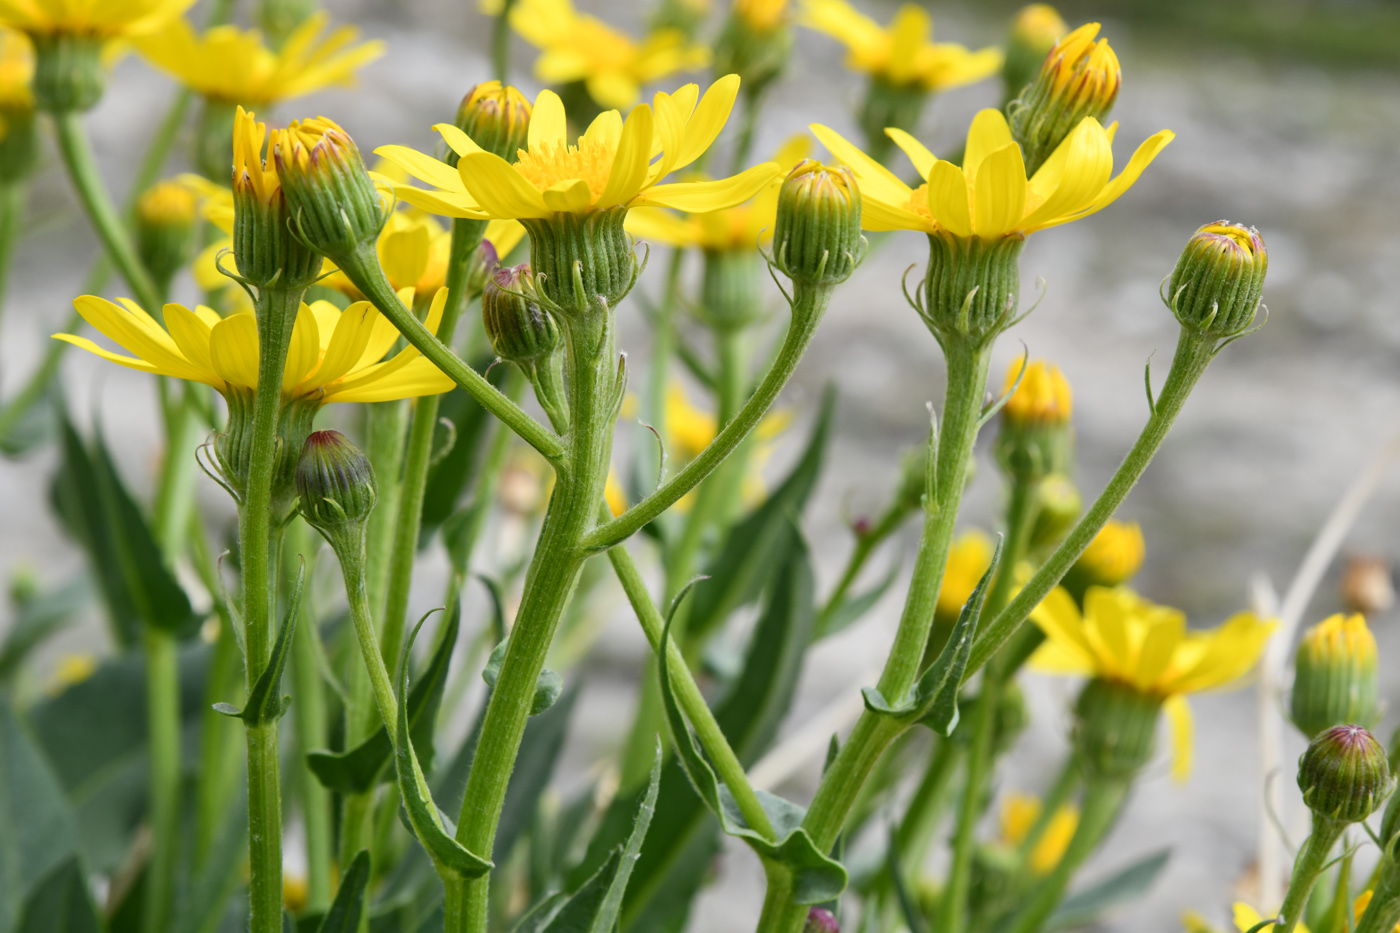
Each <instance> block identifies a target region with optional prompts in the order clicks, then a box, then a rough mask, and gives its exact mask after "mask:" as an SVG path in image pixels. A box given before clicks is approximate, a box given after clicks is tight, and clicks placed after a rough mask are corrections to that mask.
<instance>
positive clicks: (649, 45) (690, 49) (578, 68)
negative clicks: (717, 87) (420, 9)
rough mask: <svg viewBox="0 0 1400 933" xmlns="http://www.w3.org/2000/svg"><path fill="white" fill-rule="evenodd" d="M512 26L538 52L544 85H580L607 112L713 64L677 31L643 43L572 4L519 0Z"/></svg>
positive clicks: (662, 32) (569, 0)
mask: <svg viewBox="0 0 1400 933" xmlns="http://www.w3.org/2000/svg"><path fill="white" fill-rule="evenodd" d="M510 24H511V26H512V27H513V28H514V29H515V31H516V32H518V33H519V34H520V35H521V36H522V37H523V38H524V39H525V41H526V42H529V43H530V44H531V45H533V46H535V47H536V48H538V49H540V50H541V52H542V54H541V55H540V57H539V58H538V59H537V60H536V61H535V77H537V78H539V79H540V80H541V81H543V82H545V83H546V84H569V83H571V82H575V81H581V82H583V83H584V85H585V86H586V87H587V89H588V94H589V96H590V97H592V98H593V100H595V101H597V103H598V104H599V105H600V106H603V107H617V108H621V107H630V106H631V105H632V104H633V103H635V102H636V100H637V98H638V97H640V96H641V86H642V85H643V84H647V83H648V82H651V81H659V80H660V79H662V78H665V77H669V76H670V75H673V74H675V73H677V72H680V71H689V70H692V69H695V68H703V67H704V66H705V65H707V64H709V60H710V55H709V51H708V50H707V49H706V48H705V47H704V46H702V45H698V44H692V43H690V42H688V41H687V40H686V38H685V36H684V34H683V33H681V32H679V31H678V30H675V29H662V30H658V31H657V32H654V33H652V34H651V35H649V36H647V37H646V38H644V39H642V40H641V41H640V42H639V41H637V40H635V39H633V38H632V37H631V36H628V35H626V34H625V33H622V32H619V31H618V30H616V29H614V28H613V27H612V26H609V25H608V24H607V23H605V22H603V21H602V20H600V19H598V18H597V17H593V16H588V15H587V14H583V13H579V12H578V11H577V10H575V9H574V5H573V3H572V0H519V2H517V3H516V4H515V6H514V7H513V8H512V9H511V13H510Z"/></svg>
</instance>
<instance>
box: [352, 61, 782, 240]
mask: <svg viewBox="0 0 1400 933" xmlns="http://www.w3.org/2000/svg"><path fill="white" fill-rule="evenodd" d="M738 93H739V77H738V76H737V75H728V76H726V77H723V78H720V79H719V80H718V81H716V82H715V83H714V84H712V85H711V86H710V89H709V90H708V91H706V92H705V95H704V97H701V96H700V89H699V88H698V87H697V86H696V85H694V84H687V85H686V86H685V87H683V88H681V89H680V90H678V91H676V93H675V94H665V93H658V94H657V95H656V97H655V98H654V99H653V102H652V104H651V106H648V105H646V104H639V105H638V106H636V107H634V108H632V112H631V113H630V114H628V116H627V119H626V120H625V121H624V120H623V119H622V115H621V114H619V113H618V112H617V111H616V110H608V111H605V112H603V113H602V114H601V115H599V116H598V118H597V119H595V120H594V121H593V123H592V124H591V125H590V126H589V127H588V130H587V132H585V133H584V134H583V135H582V136H580V137H578V140H577V142H576V143H574V144H571V143H570V142H569V140H568V138H567V119H566V117H565V114H564V103H563V101H561V100H560V99H559V95H557V94H555V93H554V92H553V91H541V92H540V95H539V97H537V98H536V99H535V107H534V112H533V113H532V114H531V117H530V131H529V145H528V148H527V149H522V150H520V153H519V160H518V161H516V162H514V163H511V162H507V161H506V160H505V159H502V158H500V157H499V156H496V155H493V154H492V153H489V152H483V151H482V150H481V148H480V147H479V146H477V145H476V143H474V142H472V140H471V138H470V137H468V136H467V135H466V134H465V133H463V132H462V131H461V130H459V129H458V128H457V127H455V126H453V125H452V124H449V123H440V124H438V125H437V126H436V127H434V129H436V130H437V131H438V132H439V133H441V134H442V137H443V139H445V140H446V141H447V144H448V145H449V146H450V147H452V150H453V151H454V152H456V153H457V155H458V156H459V157H460V158H459V160H458V162H457V169H456V170H455V171H454V170H453V169H452V168H451V167H450V166H448V165H447V164H446V163H444V162H442V161H440V160H438V159H435V158H433V157H432V156H429V155H426V154H424V153H421V152H418V151H416V150H414V149H408V148H406V147H404V146H383V147H381V148H379V149H376V150H375V152H376V153H378V154H379V155H381V156H383V157H384V158H385V159H388V160H389V161H390V162H393V163H395V164H397V165H399V166H401V167H402V168H403V169H404V170H405V171H407V172H408V173H409V174H410V175H412V176H414V177H415V178H419V179H422V180H423V181H425V182H427V183H428V184H430V185H433V186H434V188H433V189H432V190H425V189H422V188H414V187H411V186H408V185H403V186H396V187H395V189H394V190H395V193H397V194H398V196H399V197H400V198H402V199H403V200H404V201H407V202H408V203H409V204H412V205H414V206H415V207H420V208H422V209H423V210H426V211H430V212H431V213H434V214H444V215H446V216H449V217H475V218H494V219H500V220H527V219H532V218H546V217H550V216H552V215H553V214H556V213H574V214H585V213H589V212H591V211H595V210H605V209H608V208H614V207H624V208H631V207H638V206H641V205H653V206H657V207H672V208H676V209H677V210H683V211H688V212H703V211H714V210H721V209H723V208H727V207H733V206H734V205H736V204H740V203H742V202H744V201H747V200H748V199H749V198H751V197H753V196H754V195H755V194H757V193H758V192H759V191H760V190H761V189H762V188H763V187H764V186H765V185H766V184H768V182H769V181H771V180H772V179H773V178H774V177H775V176H776V175H777V174H778V171H779V170H778V166H777V165H776V164H775V163H772V162H765V163H763V164H762V165H756V166H754V167H753V168H751V169H748V170H747V171H744V172H741V173H740V174H738V175H735V176H733V177H732V178H724V179H718V180H715V181H695V182H679V183H675V184H669V185H662V184H658V182H660V181H661V179H663V178H665V177H666V176H667V175H669V174H671V173H672V172H674V171H677V170H679V169H682V168H685V167H686V166H687V165H690V164H691V163H693V162H694V161H695V160H696V159H697V158H699V157H700V155H701V154H703V153H704V151H705V150H706V149H708V148H709V147H710V144H711V143H713V142H714V141H715V139H716V138H717V137H718V136H719V133H720V130H722V129H723V128H724V123H725V120H727V119H728V118H729V112H730V111H731V110H732V109H733V108H734V100H735V98H736V97H737V96H738Z"/></svg>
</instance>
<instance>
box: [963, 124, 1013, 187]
mask: <svg viewBox="0 0 1400 933" xmlns="http://www.w3.org/2000/svg"><path fill="white" fill-rule="evenodd" d="M1013 141H1014V140H1012V138H1011V128H1010V127H1009V126H1007V125H1006V117H1004V116H1002V115H1001V111H1000V110H993V109H991V108H988V109H986V110H983V111H981V112H979V113H978V114H977V116H975V117H973V118H972V127H971V128H970V129H969V130H968V131H967V152H966V154H965V155H964V156H963V172H964V173H965V174H966V175H967V177H968V178H969V179H971V180H972V183H973V184H974V185H975V184H976V183H977V168H978V166H980V165H981V164H982V160H983V159H985V158H986V157H987V156H989V155H991V154H992V153H993V152H996V151H997V150H998V149H1000V148H1001V147H1002V146H1005V145H1006V144H1007V143H1010V142H1013Z"/></svg>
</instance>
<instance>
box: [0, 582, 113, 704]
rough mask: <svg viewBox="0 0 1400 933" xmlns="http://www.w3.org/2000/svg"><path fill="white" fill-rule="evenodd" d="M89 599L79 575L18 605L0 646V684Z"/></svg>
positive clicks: (60, 628) (85, 586) (89, 593)
mask: <svg viewBox="0 0 1400 933" xmlns="http://www.w3.org/2000/svg"><path fill="white" fill-rule="evenodd" d="M91 598H92V593H91V590H90V588H89V586H88V582H87V579H86V577H84V576H79V577H78V578H77V579H74V580H72V581H70V582H68V583H65V584H64V585H62V586H60V587H58V588H57V589H54V590H50V591H49V592H47V593H44V594H42V595H39V596H35V597H33V598H32V599H28V600H25V601H24V602H23V603H21V604H20V605H18V606H17V607H16V611H15V615H14V621H13V622H12V623H11V624H10V632H9V634H8V635H7V636H6V637H5V642H4V644H3V645H0V683H4V682H6V681H8V680H9V679H10V678H11V677H13V676H14V674H15V672H16V671H18V670H19V668H20V665H22V664H23V663H24V660H25V659H26V658H27V657H29V653H30V652H31V651H33V650H34V649H35V648H37V647H39V645H41V644H43V643H44V641H45V640H46V639H47V638H48V637H49V636H51V635H53V634H54V633H56V632H58V631H61V630H62V629H63V628H64V627H65V626H67V625H68V624H70V623H71V622H72V621H73V616H74V614H75V613H77V612H78V611H79V610H81V609H82V608H83V607H84V606H86V605H87V603H88V600H89V599H91Z"/></svg>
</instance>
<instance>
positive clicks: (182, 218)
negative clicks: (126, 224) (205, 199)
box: [136, 180, 198, 226]
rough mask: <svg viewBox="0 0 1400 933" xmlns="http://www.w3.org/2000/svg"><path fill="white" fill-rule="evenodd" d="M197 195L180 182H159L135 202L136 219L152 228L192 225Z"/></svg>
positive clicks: (196, 205)
mask: <svg viewBox="0 0 1400 933" xmlns="http://www.w3.org/2000/svg"><path fill="white" fill-rule="evenodd" d="M197 207H198V193H197V192H195V191H193V190H192V189H191V188H190V187H189V186H188V185H186V184H184V183H183V182H180V181H170V180H167V181H159V182H156V183H155V184H154V185H152V186H151V187H149V188H147V189H146V190H145V191H143V192H142V193H141V197H139V198H137V200H136V217H137V219H138V220H139V221H140V222H141V223H142V224H150V225H152V226H175V225H181V226H188V225H189V224H192V223H194V215H195V210H196V208H197Z"/></svg>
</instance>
